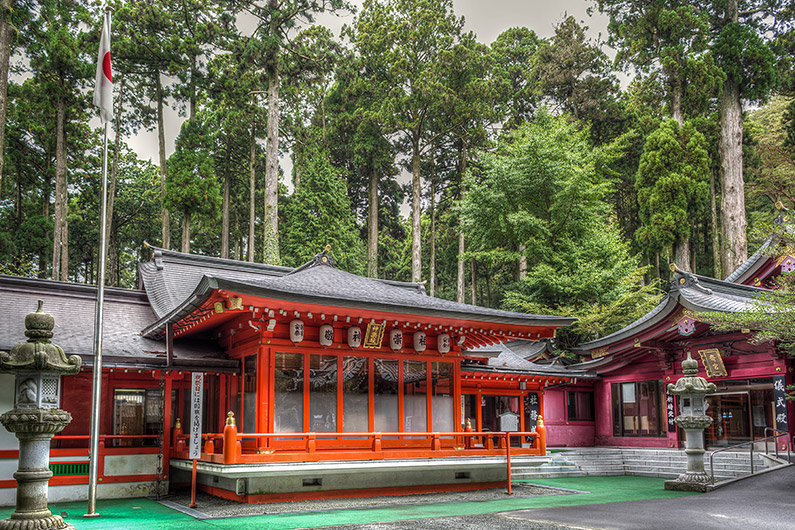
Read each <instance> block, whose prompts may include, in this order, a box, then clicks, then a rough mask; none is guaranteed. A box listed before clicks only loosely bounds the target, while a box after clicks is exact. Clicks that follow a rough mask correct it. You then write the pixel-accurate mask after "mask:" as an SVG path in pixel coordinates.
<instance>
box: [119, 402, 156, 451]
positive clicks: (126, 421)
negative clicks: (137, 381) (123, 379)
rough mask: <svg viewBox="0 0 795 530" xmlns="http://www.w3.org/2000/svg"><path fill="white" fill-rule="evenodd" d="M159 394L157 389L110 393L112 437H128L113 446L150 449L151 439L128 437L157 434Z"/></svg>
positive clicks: (154, 441)
mask: <svg viewBox="0 0 795 530" xmlns="http://www.w3.org/2000/svg"><path fill="white" fill-rule="evenodd" d="M162 414H163V394H162V392H161V391H160V389H148V390H145V389H143V388H117V389H115V390H114V391H113V434H123V435H127V436H131V438H121V439H115V440H113V446H114V447H140V446H143V445H146V446H153V445H156V444H157V440H156V439H153V438H149V439H143V438H132V436H137V435H152V434H160V431H161V426H162V423H161V421H162V420H161V419H160V418H161V417H162Z"/></svg>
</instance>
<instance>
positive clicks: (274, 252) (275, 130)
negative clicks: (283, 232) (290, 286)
mask: <svg viewBox="0 0 795 530" xmlns="http://www.w3.org/2000/svg"><path fill="white" fill-rule="evenodd" d="M271 3H273V2H271ZM275 55H276V56H275V57H274V58H273V64H274V67H273V69H272V70H270V71H269V72H268V145H267V148H266V150H265V213H264V216H265V218H264V221H265V222H264V223H263V232H264V238H263V241H262V245H263V247H262V261H263V262H264V263H270V264H271V265H279V264H280V261H281V260H280V259H279V70H278V68H277V67H276V66H275V65H276V62H277V61H278V54H275Z"/></svg>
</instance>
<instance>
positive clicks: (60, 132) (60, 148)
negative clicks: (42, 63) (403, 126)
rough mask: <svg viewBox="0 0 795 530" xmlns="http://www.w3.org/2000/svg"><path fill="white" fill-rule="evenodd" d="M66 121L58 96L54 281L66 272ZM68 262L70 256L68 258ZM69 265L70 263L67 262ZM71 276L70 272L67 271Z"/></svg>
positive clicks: (53, 241)
mask: <svg viewBox="0 0 795 530" xmlns="http://www.w3.org/2000/svg"><path fill="white" fill-rule="evenodd" d="M65 121H66V104H65V103H64V100H63V96H58V100H57V102H56V136H55V219H54V223H53V227H54V229H53V238H52V279H53V280H59V279H61V278H62V277H63V275H64V272H63V271H62V270H61V268H62V267H63V260H62V259H61V256H62V255H63V254H64V252H65V249H64V246H65V245H64V240H65V238H66V234H65V229H66V215H67V212H66V208H64V207H65V206H66V204H67V200H66V198H65V197H64V196H63V195H64V193H66V191H67V186H66V147H65V145H64V144H65V143H66V138H65V132H64V126H65ZM67 260H68V256H67ZM67 263H68V261H67ZM67 269H68V267H67ZM66 274H67V275H68V274H69V271H68V270H67V271H66Z"/></svg>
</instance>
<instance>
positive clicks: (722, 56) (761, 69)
mask: <svg viewBox="0 0 795 530" xmlns="http://www.w3.org/2000/svg"><path fill="white" fill-rule="evenodd" d="M712 53H713V54H714V55H715V57H716V58H717V62H718V64H719V65H720V67H721V68H722V69H723V72H724V73H725V74H726V76H727V79H728V80H729V81H730V82H732V83H737V84H738V85H739V87H740V97H742V98H743V99H747V100H750V101H761V100H764V99H765V98H767V95H768V94H769V93H770V90H771V89H772V88H773V87H775V86H776V84H777V83H778V71H777V69H776V58H775V55H774V54H773V51H772V50H771V49H770V47H769V46H768V45H767V44H766V43H765V42H764V41H763V40H762V38H761V37H760V36H759V34H758V33H757V32H756V31H754V30H753V29H752V28H750V27H748V26H747V25H745V24H741V23H739V22H732V23H730V24H727V25H726V26H724V27H723V29H722V30H721V32H720V35H718V38H717V39H716V40H715V43H714V44H713V47H712Z"/></svg>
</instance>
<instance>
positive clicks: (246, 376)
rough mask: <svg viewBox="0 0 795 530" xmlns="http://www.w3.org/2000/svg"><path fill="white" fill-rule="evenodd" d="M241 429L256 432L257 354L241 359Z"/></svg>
mask: <svg viewBox="0 0 795 530" xmlns="http://www.w3.org/2000/svg"><path fill="white" fill-rule="evenodd" d="M242 427H243V431H242V432H257V356H256V355H249V356H248V357H246V358H245V360H244V361H243V422H242Z"/></svg>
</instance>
